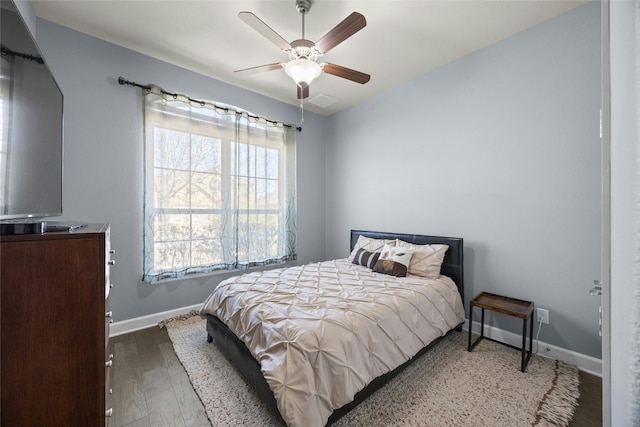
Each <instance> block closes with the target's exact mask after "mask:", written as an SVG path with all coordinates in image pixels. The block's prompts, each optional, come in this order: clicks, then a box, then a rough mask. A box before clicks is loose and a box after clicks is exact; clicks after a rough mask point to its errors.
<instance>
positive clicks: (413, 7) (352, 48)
mask: <svg viewBox="0 0 640 427" xmlns="http://www.w3.org/2000/svg"><path fill="white" fill-rule="evenodd" d="M31 3H32V4H33V8H34V10H35V13H36V15H37V16H39V17H41V18H44V19H47V20H49V21H52V22H55V23H58V24H61V25H63V26H66V27H69V28H72V29H74V30H77V31H80V32H83V33H86V34H89V35H92V36H94V37H97V38H100V39H103V40H106V41H109V42H111V43H115V44H117V45H121V46H124V47H126V48H129V49H132V50H134V51H137V52H140V53H143V54H146V55H150V56H152V57H155V58H158V59H161V60H164V61H166V62H169V63H172V64H175V65H178V66H181V67H183V68H187V69H189V70H193V71H196V72H198V73H201V74H204V75H207V76H211V77H213V78H215V79H218V80H221V81H224V82H227V83H230V84H232V85H235V86H239V87H243V88H246V89H248V90H251V91H254V92H257V93H260V94H263V95H265V96H268V97H270V98H274V99H277V100H279V101H282V102H286V103H289V104H292V105H296V106H297V105H299V101H298V100H297V99H296V88H295V84H294V83H293V81H292V80H291V79H290V78H289V77H288V76H287V75H286V74H285V73H284V70H282V69H280V70H275V71H268V72H264V73H260V74H253V75H241V74H234V73H233V71H234V70H238V69H242V68H248V67H253V66H258V65H263V64H270V63H274V62H286V61H287V59H288V57H287V55H286V54H285V53H284V52H282V51H280V50H279V49H278V48H277V47H276V46H275V45H274V44H272V43H271V42H270V41H268V40H267V39H265V38H264V37H263V36H262V35H260V34H259V33H258V32H256V31H255V30H253V29H252V28H251V27H249V26H248V25H247V24H245V23H244V22H242V21H241V20H240V19H238V12H240V11H250V12H253V13H254V14H255V15H257V16H258V17H259V18H260V19H262V20H263V21H264V22H265V23H266V24H268V25H269V26H270V27H271V28H272V29H273V30H275V31H276V32H277V33H279V34H280V35H281V36H282V37H283V38H284V39H286V40H287V41H289V42H291V41H293V40H295V39H299V38H300V37H301V35H302V18H301V15H300V14H299V13H298V11H297V10H296V8H295V0H286V1H281V0H278V1H275V0H270V1H267V0H253V1H241V0H237V1H218V0H209V1H204V0H197V1H191V0H174V1H152V0H128V1H116V0H107V1H104V0H90V1H89V0H85V1H77V0H75V1H68V0H65V1H62V0H32V1H31ZM583 3H585V1H570V0H560V1H554V0H536V1H528V0H502V1H486V0H471V1H460V0H444V1H415V0H414V1H400V0H386V1H375V0H369V1H329V0H316V1H314V2H313V4H312V7H311V10H310V12H309V13H308V14H307V16H306V18H305V36H306V37H305V38H306V39H309V40H311V41H317V40H318V39H319V38H320V37H322V36H323V35H324V34H326V33H327V32H328V31H329V30H331V29H332V28H333V27H334V26H335V25H337V24H338V23H339V22H340V21H342V20H343V19H344V18H346V17H347V16H348V15H349V14H350V13H351V12H354V11H356V12H360V13H362V14H363V15H364V16H365V18H366V20H367V26H366V27H365V28H364V29H362V30H361V31H359V32H358V33H356V34H355V35H353V36H352V37H351V38H349V39H347V40H346V41H344V42H343V43H342V44H340V45H338V46H337V47H335V48H334V49H333V50H331V51H330V52H328V53H327V54H326V55H325V56H323V57H322V58H321V61H319V62H332V63H334V64H339V65H343V66H345V67H348V68H352V69H355V70H358V71H362V72H365V73H368V74H370V75H371V80H370V81H369V83H367V84H365V85H360V84H358V83H354V82H351V81H348V80H344V79H341V78H339V77H335V76H332V75H328V74H323V75H321V76H320V77H318V79H316V80H315V81H314V82H313V83H312V84H311V86H310V95H309V98H308V100H307V101H305V109H306V110H308V111H313V112H315V113H318V114H321V115H330V114H333V113H335V112H337V111H340V110H342V109H344V108H347V107H349V106H351V105H354V104H357V103H359V102H361V101H363V100H365V99H368V98H371V97H373V96H375V95H376V94H379V93H381V92H384V91H386V90H387V89H389V88H391V87H393V86H396V85H398V84H401V83H403V82H407V81H410V80H412V79H415V78H417V77H418V76H421V75H423V74H425V73H427V72H429V71H431V70H433V69H435V68H438V67H440V66H442V65H444V64H447V63H449V62H452V61H454V60H456V59H458V58H460V57H462V56H464V55H467V54H469V53H471V52H474V51H477V50H479V49H482V48H483V47H486V46H488V45H491V44H493V43H495V42H497V41H499V40H502V39H505V38H507V37H510V36H511V35H513V34H515V33H518V32H520V31H523V30H525V29H527V28H529V27H532V26H534V25H536V24H539V23H541V22H543V21H545V20H548V19H550V18H553V17H554V16H557V15H559V14H561V13H564V12H566V11H568V10H570V9H573V8H575V7H577V6H580V5H581V4H583ZM124 77H125V78H126V77H127V76H124ZM140 83H149V82H140ZM166 89H167V90H176V91H179V88H171V87H167V88H166ZM318 95H324V96H325V97H330V98H334V99H335V100H337V102H335V103H334V104H332V105H329V106H328V107H325V108H322V107H320V106H317V105H314V104H313V101H314V97H316V96H318ZM324 99H325V100H326V99H327V98H324Z"/></svg>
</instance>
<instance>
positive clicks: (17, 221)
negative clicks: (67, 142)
mask: <svg viewBox="0 0 640 427" xmlns="http://www.w3.org/2000/svg"><path fill="white" fill-rule="evenodd" d="M1 3H2V9H0V19H1V26H0V28H1V30H0V31H1V33H2V34H1V35H0V44H1V45H2V56H1V59H0V62H1V71H0V133H1V136H2V145H0V229H1V230H0V231H1V232H2V233H3V234H17V233H22V232H41V231H42V230H41V229H40V228H39V227H40V225H39V223H41V221H39V220H40V219H42V218H46V217H53V216H59V215H62V169H63V163H62V160H63V95H62V91H61V90H60V87H59V86H58V84H57V83H56V80H55V78H54V77H53V74H52V73H51V70H50V69H49V67H48V65H47V62H46V61H45V59H44V58H43V56H42V53H41V52H40V49H39V48H38V46H37V44H36V42H35V39H34V37H33V36H32V35H31V32H30V30H29V28H28V27H27V25H26V24H25V22H24V20H23V19H22V16H21V15H20V13H19V12H18V10H17V8H16V5H15V4H14V2H13V1H10V0H1Z"/></svg>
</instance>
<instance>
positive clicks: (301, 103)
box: [300, 98, 304, 125]
mask: <svg viewBox="0 0 640 427" xmlns="http://www.w3.org/2000/svg"><path fill="white" fill-rule="evenodd" d="M300 114H301V115H302V117H301V118H300V125H303V124H304V98H301V99H300Z"/></svg>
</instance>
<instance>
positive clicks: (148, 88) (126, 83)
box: [118, 76, 302, 132]
mask: <svg viewBox="0 0 640 427" xmlns="http://www.w3.org/2000/svg"><path fill="white" fill-rule="evenodd" d="M118 83H119V84H121V85H123V86H134V87H139V88H140V89H145V90H146V91H148V92H151V89H152V86H151V85H141V84H140V83H136V82H132V81H131V80H127V79H125V78H124V77H122V76H121V77H118ZM158 88H159V89H160V93H162V94H163V95H169V96H172V97H174V98H177V97H178V95H180V94H178V93H173V92H167V91H166V90H164V89H162V88H161V87H158ZM182 96H186V98H187V99H188V100H189V101H191V102H195V103H196V104H200V105H202V106H203V107H204V105H205V104H207V102H206V101H202V100H199V99H193V98H191V97H190V96H187V95H182ZM209 104H213V106H214V107H215V108H219V109H221V110H224V111H226V112H229V110H231V111H235V113H236V114H243V113H244V114H246V115H247V116H248V117H251V118H252V119H264V120H266V121H267V122H268V123H273V124H278V123H282V122H278V121H276V120H269V119H267V118H265V117H260V116H256V115H253V114H249V113H248V112H246V111H240V110H235V109H231V108H229V107H221V106H219V105H216V104H215V103H212V102H209ZM282 125H283V126H284V127H287V128H292V127H293V125H288V124H286V123H282ZM295 129H296V130H297V131H298V132H302V127H300V126H296V128H295Z"/></svg>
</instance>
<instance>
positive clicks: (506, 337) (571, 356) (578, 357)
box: [462, 319, 602, 377]
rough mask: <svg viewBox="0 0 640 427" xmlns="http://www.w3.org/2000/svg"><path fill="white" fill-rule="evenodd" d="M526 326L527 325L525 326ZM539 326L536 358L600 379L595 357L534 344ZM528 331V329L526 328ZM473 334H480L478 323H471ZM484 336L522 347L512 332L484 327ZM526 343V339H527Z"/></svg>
mask: <svg viewBox="0 0 640 427" xmlns="http://www.w3.org/2000/svg"><path fill="white" fill-rule="evenodd" d="M527 326H528V325H527ZM538 327H539V325H537V326H536V325H535V324H534V337H533V338H534V343H533V350H534V352H535V351H536V349H538V353H536V354H537V355H538V356H542V357H548V358H550V359H555V360H559V361H561V362H564V363H566V364H568V365H573V366H576V367H577V368H578V369H580V370H581V371H584V372H588V373H590V374H593V375H596V376H599V377H602V360H600V359H597V358H595V357H591V356H587V355H585V354H582V353H577V352H575V351H572V350H567V349H566V348H562V347H558V346H555V345H553V344H548V343H546V342H542V341H539V342H538V343H537V347H536V342H535V333H536V332H537V331H538ZM462 328H463V329H464V330H465V331H469V320H468V319H465V324H464V326H463V327H462ZM527 329H528V328H527ZM473 332H474V333H478V334H479V333H480V322H473ZM484 335H485V336H486V337H489V338H493V339H494V340H498V341H502V342H504V343H507V344H510V345H513V346H515V347H518V348H520V347H521V346H522V335H520V334H514V333H513V332H508V331H504V330H502V329H499V328H496V327H493V326H488V325H484ZM527 341H528V339H527Z"/></svg>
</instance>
